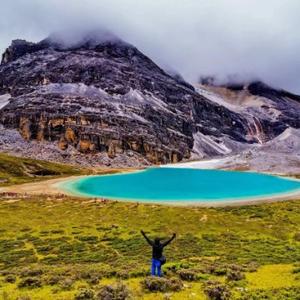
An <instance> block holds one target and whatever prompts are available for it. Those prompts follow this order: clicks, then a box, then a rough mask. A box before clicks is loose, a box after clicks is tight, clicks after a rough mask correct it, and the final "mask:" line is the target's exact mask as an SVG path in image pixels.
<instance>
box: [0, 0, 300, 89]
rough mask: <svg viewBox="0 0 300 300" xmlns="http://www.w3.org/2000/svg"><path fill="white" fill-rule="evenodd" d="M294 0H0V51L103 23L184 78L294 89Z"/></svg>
mask: <svg viewBox="0 0 300 300" xmlns="http://www.w3.org/2000/svg"><path fill="white" fill-rule="evenodd" d="M299 14H300V0H2V1H1V18H0V50H1V52H3V50H4V49H5V48H6V47H7V46H8V45H9V44H10V41H11V40H12V39H15V38H23V39H27V40H30V41H39V40H41V39H43V38H45V37H46V36H48V35H49V34H50V33H51V32H54V31H59V30H63V29H66V28H70V27H73V28H74V30H78V28H81V27H83V28H91V29H92V28H97V27H101V26H105V27H106V28H108V29H110V30H111V31H113V32H115V33H116V34H117V35H119V36H121V37H122V38H123V39H125V40H127V41H128V42H130V43H132V44H134V45H135V46H137V47H138V48H139V49H140V50H141V51H143V52H144V53H145V54H147V55H149V56H150V57H151V58H152V59H153V60H154V61H155V62H157V63H158V64H159V65H161V66H163V67H164V68H169V69H173V70H177V71H178V72H179V73H181V74H182V75H183V76H184V77H185V78H186V79H187V80H188V81H191V82H195V81H197V80H198V78H199V76H200V75H202V76H205V75H215V76H217V77H219V78H226V77H227V76H228V75H237V77H238V78H243V79H256V78H257V79H262V80H264V81H266V82H267V83H269V84H272V85H274V86H277V87H282V88H285V89H288V90H290V91H294V92H297V93H300V17H299Z"/></svg>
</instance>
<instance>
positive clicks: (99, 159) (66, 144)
mask: <svg viewBox="0 0 300 300" xmlns="http://www.w3.org/2000/svg"><path fill="white" fill-rule="evenodd" d="M52 39H53V38H52ZM250 86H251V85H250ZM251 88H252V90H251V91H250V94H251V93H252V96H251V97H256V98H255V99H256V101H257V99H258V98H259V97H261V98H265V97H264V95H253V93H262V92H266V89H267V88H269V87H267V88H266V87H265V86H264V85H261V86H259V85H258V86H256V89H255V85H254V86H253V85H252V86H251ZM251 88H250V89H251ZM216 89H217V87H214V86H209V85H206V86H201V87H199V86H195V87H194V86H192V85H191V84H189V83H187V82H185V81H184V80H183V79H182V78H181V77H180V76H174V75H173V76H172V75H170V74H168V73H167V72H166V71H164V70H162V69H161V68H160V67H159V66H157V65H156V64H155V63H154V62H153V61H152V60H151V59H150V58H149V57H147V56H145V55H144V54H143V53H141V52H140V51H139V50H138V49H137V48H136V47H134V46H132V45H130V44H128V43H127V42H123V41H122V40H120V39H118V38H117V37H113V39H112V40H110V39H104V40H101V41H99V40H98V38H96V39H93V38H91V37H90V36H88V37H85V38H84V39H83V40H79V41H78V40H77V42H76V43H75V44H72V45H71V46H65V45H61V44H58V43H57V42H55V41H54V42H53V40H51V38H50V39H49V38H48V39H45V40H42V41H41V42H39V43H29V42H26V41H20V40H18V41H15V42H13V43H12V45H11V46H10V47H9V48H8V49H7V50H6V51H5V52H4V54H3V58H2V63H1V65H0V123H1V124H2V125H3V126H4V130H6V132H7V135H6V137H7V136H14V137H13V138H11V139H15V140H18V145H20V144H21V142H20V141H21V139H23V140H24V142H26V143H27V145H32V142H34V143H36V142H37V143H38V144H39V147H42V145H48V146H49V143H50V144H55V145H57V148H58V151H57V156H59V155H60V156H61V157H64V158H65V159H66V160H68V162H69V161H72V158H73V159H74V160H76V159H77V158H78V159H79V157H80V159H82V157H83V156H89V157H90V159H89V161H93V159H91V157H94V159H95V163H98V164H114V163H115V162H116V161H118V164H124V165H127V161H128V160H131V163H130V164H134V162H133V161H136V163H137V164H139V163H140V164H143V165H144V164H148V163H152V164H164V163H170V162H171V163H176V162H178V161H181V160H188V159H190V158H194V156H196V157H198V158H203V157H211V156H215V155H226V154H228V153H233V152H238V151H240V150H241V149H245V148H248V147H251V145H253V144H257V143H258V144H260V143H264V142H267V141H270V140H272V139H273V138H275V137H276V136H278V135H280V134H281V133H282V132H284V131H285V130H286V129H287V128H288V127H293V128H299V127H300V124H299V121H298V120H299V119H300V118H297V116H299V107H298V106H297V105H298V102H297V99H298V98H297V96H295V95H292V94H291V95H292V96H291V95H290V94H288V92H285V94H280V95H278V93H279V92H276V93H277V94H274V93H275V92H274V91H276V90H275V89H271V90H269V91H268V93H267V94H268V95H265V96H267V97H270V98H272V99H269V98H268V99H269V100H268V103H267V104H266V103H265V102H262V101H261V100H260V101H261V103H262V104H261V106H265V108H263V107H259V108H257V107H255V106H254V107H250V108H249V107H247V108H243V106H241V107H238V105H236V104H233V103H231V102H232V101H231V100H230V101H231V102H230V101H229V100H228V99H227V98H226V97H225V96H226V95H224V94H222V93H220V91H219V92H218V91H217V90H216ZM219 89H221V87H219ZM227 91H229V89H228V88H227ZM234 92H235V93H240V92H241V91H239V90H236V91H233V93H234ZM242 92H243V93H244V89H243V91H242ZM246 92H247V93H249V87H248V90H247V91H246ZM211 95H213V96H211ZM246 96H247V97H248V98H249V95H246ZM246 96H245V97H246ZM217 97H219V98H220V99H221V101H216V98H217ZM247 97H246V98H247ZM251 97H250V98H251ZM229 98H230V97H229ZM285 98H288V99H285ZM224 99H225V100H224ZM226 99H227V100H228V101H227V100H226ZM251 99H252V98H251ZM295 99H296V100H295ZM274 101H277V102H278V103H277V106H276V107H275V108H274V107H273V106H272V107H271V106H270V103H271V102H272V103H273V102H274ZM293 101H294V102H295V103H296V102H297V104H294V102H293ZM1 103H2V104H1ZM268 105H269V106H268ZM272 105H273V104H272ZM267 106H268V107H269V108H268V109H267V108H266V107H267ZM285 106H286V107H285ZM276 109H277V110H278V116H275V117H272V116H271V117H270V116H269V114H270V111H273V112H274V111H276V113H277V110H276ZM282 112H284V113H282ZM12 130H17V131H18V133H19V134H20V135H21V137H20V138H21V139H20V138H19V137H17V135H16V134H14V133H12ZM4 136H5V134H4V133H3V142H2V147H0V150H1V148H2V149H6V150H7V149H11V148H12V147H9V146H7V145H5V143H7V141H8V140H10V138H4ZM4 140H5V142H4ZM0 145H1V141H0ZM48 146H47V147H48ZM30 147H31V146H30ZM31 148H32V149H33V148H36V147H35V146H34V147H31ZM43 149H44V150H43V151H44V152H45V153H47V150H46V149H45V147H44V148H43ZM227 149H228V150H227ZM22 153H24V151H22ZM49 156H51V155H50V154H49V153H48V154H45V158H46V159H47V158H48V157H49ZM51 157H52V156H51ZM76 157H77V158H76ZM120 157H122V159H121V160H120V159H119V158H120ZM129 158H131V159H129Z"/></svg>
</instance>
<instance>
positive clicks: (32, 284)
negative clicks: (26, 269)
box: [18, 277, 42, 289]
mask: <svg viewBox="0 0 300 300" xmlns="http://www.w3.org/2000/svg"><path fill="white" fill-rule="evenodd" d="M41 286H42V282H41V280H40V279H39V278H36V277H27V278H23V279H22V280H21V281H20V282H19V284H18V287H19V288H32V289H33V288H39V287H41Z"/></svg>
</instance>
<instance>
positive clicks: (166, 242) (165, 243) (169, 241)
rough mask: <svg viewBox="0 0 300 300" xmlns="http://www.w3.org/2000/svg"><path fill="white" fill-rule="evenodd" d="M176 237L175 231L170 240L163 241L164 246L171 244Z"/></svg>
mask: <svg viewBox="0 0 300 300" xmlns="http://www.w3.org/2000/svg"><path fill="white" fill-rule="evenodd" d="M175 237H176V233H173V235H172V237H171V238H170V239H169V240H167V241H165V242H164V243H162V245H163V246H164V247H165V246H167V245H168V244H170V243H171V242H172V241H173V240H174V239H175Z"/></svg>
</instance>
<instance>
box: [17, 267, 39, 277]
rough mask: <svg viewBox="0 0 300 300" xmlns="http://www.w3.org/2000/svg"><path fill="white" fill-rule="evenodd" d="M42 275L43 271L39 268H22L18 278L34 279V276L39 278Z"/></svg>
mask: <svg viewBox="0 0 300 300" xmlns="http://www.w3.org/2000/svg"><path fill="white" fill-rule="evenodd" d="M42 274H43V270H42V269H39V268H32V269H31V268H24V269H23V270H22V271H21V273H20V277H29V276H31V277H34V276H40V275H42Z"/></svg>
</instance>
